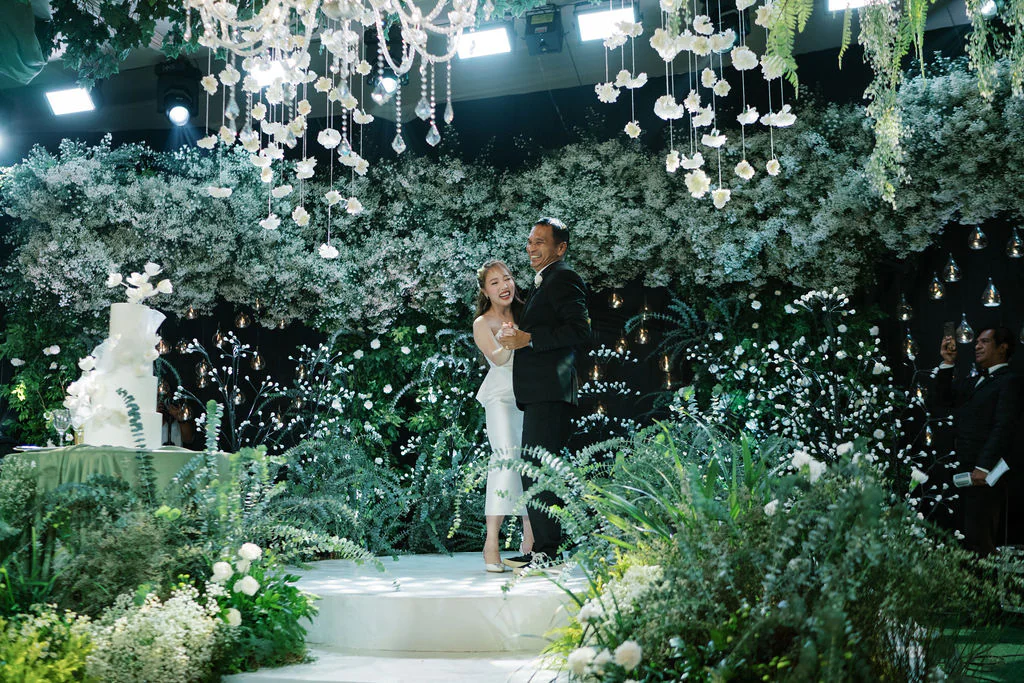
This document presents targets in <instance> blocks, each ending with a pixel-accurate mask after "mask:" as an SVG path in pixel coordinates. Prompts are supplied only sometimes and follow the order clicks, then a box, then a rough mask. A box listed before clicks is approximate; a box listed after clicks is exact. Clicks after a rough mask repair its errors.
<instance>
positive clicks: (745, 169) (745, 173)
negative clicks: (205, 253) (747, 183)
mask: <svg viewBox="0 0 1024 683" xmlns="http://www.w3.org/2000/svg"><path fill="white" fill-rule="evenodd" d="M734 170H735V172H736V175H738V176H739V177H740V178H743V179H744V180H750V179H751V178H753V177H754V167H753V166H751V165H750V162H749V161H747V160H746V159H744V160H743V161H741V162H740V163H738V164H736V168H735V169H734Z"/></svg>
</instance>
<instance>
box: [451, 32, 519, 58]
mask: <svg viewBox="0 0 1024 683" xmlns="http://www.w3.org/2000/svg"><path fill="white" fill-rule="evenodd" d="M506 52H512V41H510V40H509V37H508V28H507V27H506V26H496V27H494V28H485V29H482V30H480V31H473V32H472V33H468V32H467V33H463V34H462V37H461V38H459V59H471V58H473V57H486V56H487V55H500V54H503V53H506Z"/></svg>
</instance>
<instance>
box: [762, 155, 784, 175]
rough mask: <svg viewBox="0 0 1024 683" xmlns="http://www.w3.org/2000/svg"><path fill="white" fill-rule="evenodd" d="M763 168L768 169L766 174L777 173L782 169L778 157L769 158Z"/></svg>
mask: <svg viewBox="0 0 1024 683" xmlns="http://www.w3.org/2000/svg"><path fill="white" fill-rule="evenodd" d="M764 168H765V170H766V171H768V175H773V176H774V175H779V172H780V171H781V170H782V165H781V164H780V163H779V160H778V159H769V161H768V163H767V164H765V166H764Z"/></svg>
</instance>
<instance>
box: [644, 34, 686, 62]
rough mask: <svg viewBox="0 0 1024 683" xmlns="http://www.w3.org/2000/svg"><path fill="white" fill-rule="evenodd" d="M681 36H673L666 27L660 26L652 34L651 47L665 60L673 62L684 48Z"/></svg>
mask: <svg viewBox="0 0 1024 683" xmlns="http://www.w3.org/2000/svg"><path fill="white" fill-rule="evenodd" d="M680 38H681V36H673V35H672V34H671V33H669V32H668V31H666V30H665V29H663V28H658V29H655V30H654V35H653V36H651V47H653V48H654V50H655V51H656V52H657V53H658V56H659V57H661V58H662V59H663V60H664V61H666V62H671V61H672V60H673V59H675V58H676V55H678V54H679V52H680V51H681V50H683V49H684V41H681V40H680Z"/></svg>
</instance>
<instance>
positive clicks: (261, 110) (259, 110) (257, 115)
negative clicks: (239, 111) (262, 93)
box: [250, 102, 267, 121]
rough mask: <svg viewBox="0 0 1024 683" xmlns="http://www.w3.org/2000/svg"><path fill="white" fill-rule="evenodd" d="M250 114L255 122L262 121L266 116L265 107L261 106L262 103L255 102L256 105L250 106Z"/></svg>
mask: <svg viewBox="0 0 1024 683" xmlns="http://www.w3.org/2000/svg"><path fill="white" fill-rule="evenodd" d="M250 112H251V113H252V117H253V118H254V119H256V120H257V121H262V120H263V117H265V116H266V115H267V105H265V104H263V103H262V102H257V103H256V104H254V105H252V109H251V110H250Z"/></svg>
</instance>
